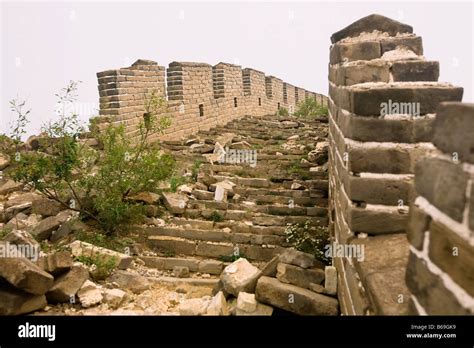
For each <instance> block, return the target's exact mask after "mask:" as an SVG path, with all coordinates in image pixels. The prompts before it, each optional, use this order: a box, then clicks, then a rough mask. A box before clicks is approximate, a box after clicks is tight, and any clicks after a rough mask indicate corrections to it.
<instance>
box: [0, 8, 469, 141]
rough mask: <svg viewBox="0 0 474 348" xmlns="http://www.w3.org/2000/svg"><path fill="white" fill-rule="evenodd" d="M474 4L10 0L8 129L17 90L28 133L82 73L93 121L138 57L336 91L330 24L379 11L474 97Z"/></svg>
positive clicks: (5, 29)
mask: <svg viewBox="0 0 474 348" xmlns="http://www.w3.org/2000/svg"><path fill="white" fill-rule="evenodd" d="M0 1H1V0H0ZM473 11H474V10H473V4H472V2H470V1H465V2H452V1H449V2H440V1H437V2H429V1H423V2H411V1H403V2H399V3H395V2H388V1H387V2H383V1H376V2H375V1H369V2H358V1H350V2H335V1H330V2H325V1H305V2H285V1H278V2H275V1H259V2H249V1H245V2H224V3H222V2H200V1H193V2H176V1H175V2H158V1H147V2H138V1H120V2H115V1H105V2H88V1H82V2H64V1H54V2H38V1H35V2H26V1H19V2H9V1H1V3H0V18H1V35H0V40H1V41H0V50H1V54H0V66H1V70H0V74H1V75H0V80H1V85H0V133H7V134H8V133H9V129H10V124H11V122H12V121H13V120H14V119H15V114H14V113H12V112H11V111H10V107H9V101H10V100H12V99H14V98H16V99H18V100H26V101H27V108H28V109H31V114H30V123H29V124H28V127H27V131H28V135H31V134H37V133H39V132H40V129H41V126H42V125H43V124H44V123H45V122H47V121H49V120H51V119H54V118H55V117H57V116H56V115H55V113H54V110H55V106H56V101H57V97H56V96H55V94H56V93H58V92H59V91H60V89H61V88H63V87H65V86H66V85H67V83H68V82H69V81H70V80H74V81H81V83H80V84H79V90H78V94H79V96H78V100H77V102H76V104H75V111H77V112H79V114H80V117H81V118H82V119H83V120H84V121H86V120H87V119H88V118H89V117H90V116H92V115H95V114H97V108H98V99H99V95H98V90H97V77H96V73H97V72H99V71H103V70H108V69H115V68H120V67H126V66H129V65H131V64H132V63H133V62H134V61H135V60H137V59H139V58H141V59H151V60H154V61H157V62H158V64H160V65H163V66H168V64H169V63H170V62H172V61H194V62H205V63H209V64H213V65H214V64H217V63H218V62H220V61H223V62H228V63H233V64H238V65H241V66H242V68H245V67H250V68H254V69H257V70H261V71H263V72H265V73H266V74H267V75H273V76H276V77H279V78H281V79H283V80H284V81H286V82H288V83H291V84H294V85H296V86H300V87H303V88H305V89H307V90H311V91H314V92H317V93H323V94H327V90H328V81H327V75H328V57H329V47H330V44H331V43H330V36H331V34H332V33H334V32H336V31H338V30H340V29H342V28H344V27H345V26H347V25H349V24H351V23H352V22H354V21H356V20H357V19H359V18H361V17H364V16H367V15H369V14H372V13H378V14H382V15H385V16H387V17H390V18H393V19H396V20H399V21H401V22H403V23H406V24H409V25H411V26H413V28H414V32H415V33H416V34H418V35H419V36H422V38H423V45H424V55H425V57H426V58H427V59H429V60H437V61H439V62H440V67H441V69H440V70H441V73H440V79H439V80H440V81H443V82H450V83H453V84H454V85H457V86H461V87H464V98H463V101H465V102H473V101H474V89H473V41H474V40H473V32H474V30H473V16H474V12H473Z"/></svg>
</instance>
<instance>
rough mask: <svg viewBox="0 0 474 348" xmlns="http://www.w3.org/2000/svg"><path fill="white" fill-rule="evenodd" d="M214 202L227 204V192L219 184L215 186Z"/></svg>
mask: <svg viewBox="0 0 474 348" xmlns="http://www.w3.org/2000/svg"><path fill="white" fill-rule="evenodd" d="M214 200H215V201H216V202H227V191H226V190H225V189H224V188H223V187H222V186H220V185H219V184H216V191H215V192H214Z"/></svg>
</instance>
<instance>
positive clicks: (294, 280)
mask: <svg viewBox="0 0 474 348" xmlns="http://www.w3.org/2000/svg"><path fill="white" fill-rule="evenodd" d="M277 272H278V273H277V275H276V278H277V279H278V280H279V281H281V282H283V283H288V284H293V285H295V286H299V287H300V288H307V289H309V285H310V284H311V283H315V284H321V282H322V281H323V280H324V271H323V270H322V269H318V268H315V269H311V268H310V269H304V268H301V267H297V266H293V265H288V264H286V263H279V264H278V266H277Z"/></svg>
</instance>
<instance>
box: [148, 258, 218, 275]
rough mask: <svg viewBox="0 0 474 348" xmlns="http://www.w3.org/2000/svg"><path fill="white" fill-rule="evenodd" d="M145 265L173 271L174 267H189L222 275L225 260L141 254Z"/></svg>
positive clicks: (190, 269)
mask: <svg viewBox="0 0 474 348" xmlns="http://www.w3.org/2000/svg"><path fill="white" fill-rule="evenodd" d="M139 258H140V259H141V260H142V261H143V262H145V266H147V267H149V268H155V269H159V270H163V271H165V270H166V271H172V270H173V268H174V267H177V266H178V267H188V269H189V271H190V272H199V273H208V274H214V275H220V274H221V272H222V269H223V268H224V262H222V261H218V260H213V259H197V258H184V257H161V256H140V257H139Z"/></svg>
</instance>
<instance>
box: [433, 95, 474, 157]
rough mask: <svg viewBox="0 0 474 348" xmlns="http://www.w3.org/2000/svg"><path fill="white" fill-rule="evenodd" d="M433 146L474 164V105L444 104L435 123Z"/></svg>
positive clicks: (439, 109)
mask: <svg viewBox="0 0 474 348" xmlns="http://www.w3.org/2000/svg"><path fill="white" fill-rule="evenodd" d="M434 128H435V134H434V138H433V144H434V145H435V146H436V147H437V148H438V149H440V150H441V151H443V152H445V153H448V154H449V155H452V154H453V152H457V153H458V156H459V160H461V161H467V162H469V163H474V150H473V149H474V104H468V103H442V104H441V105H440V106H439V108H438V113H437V115H436V120H435V123H434Z"/></svg>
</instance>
